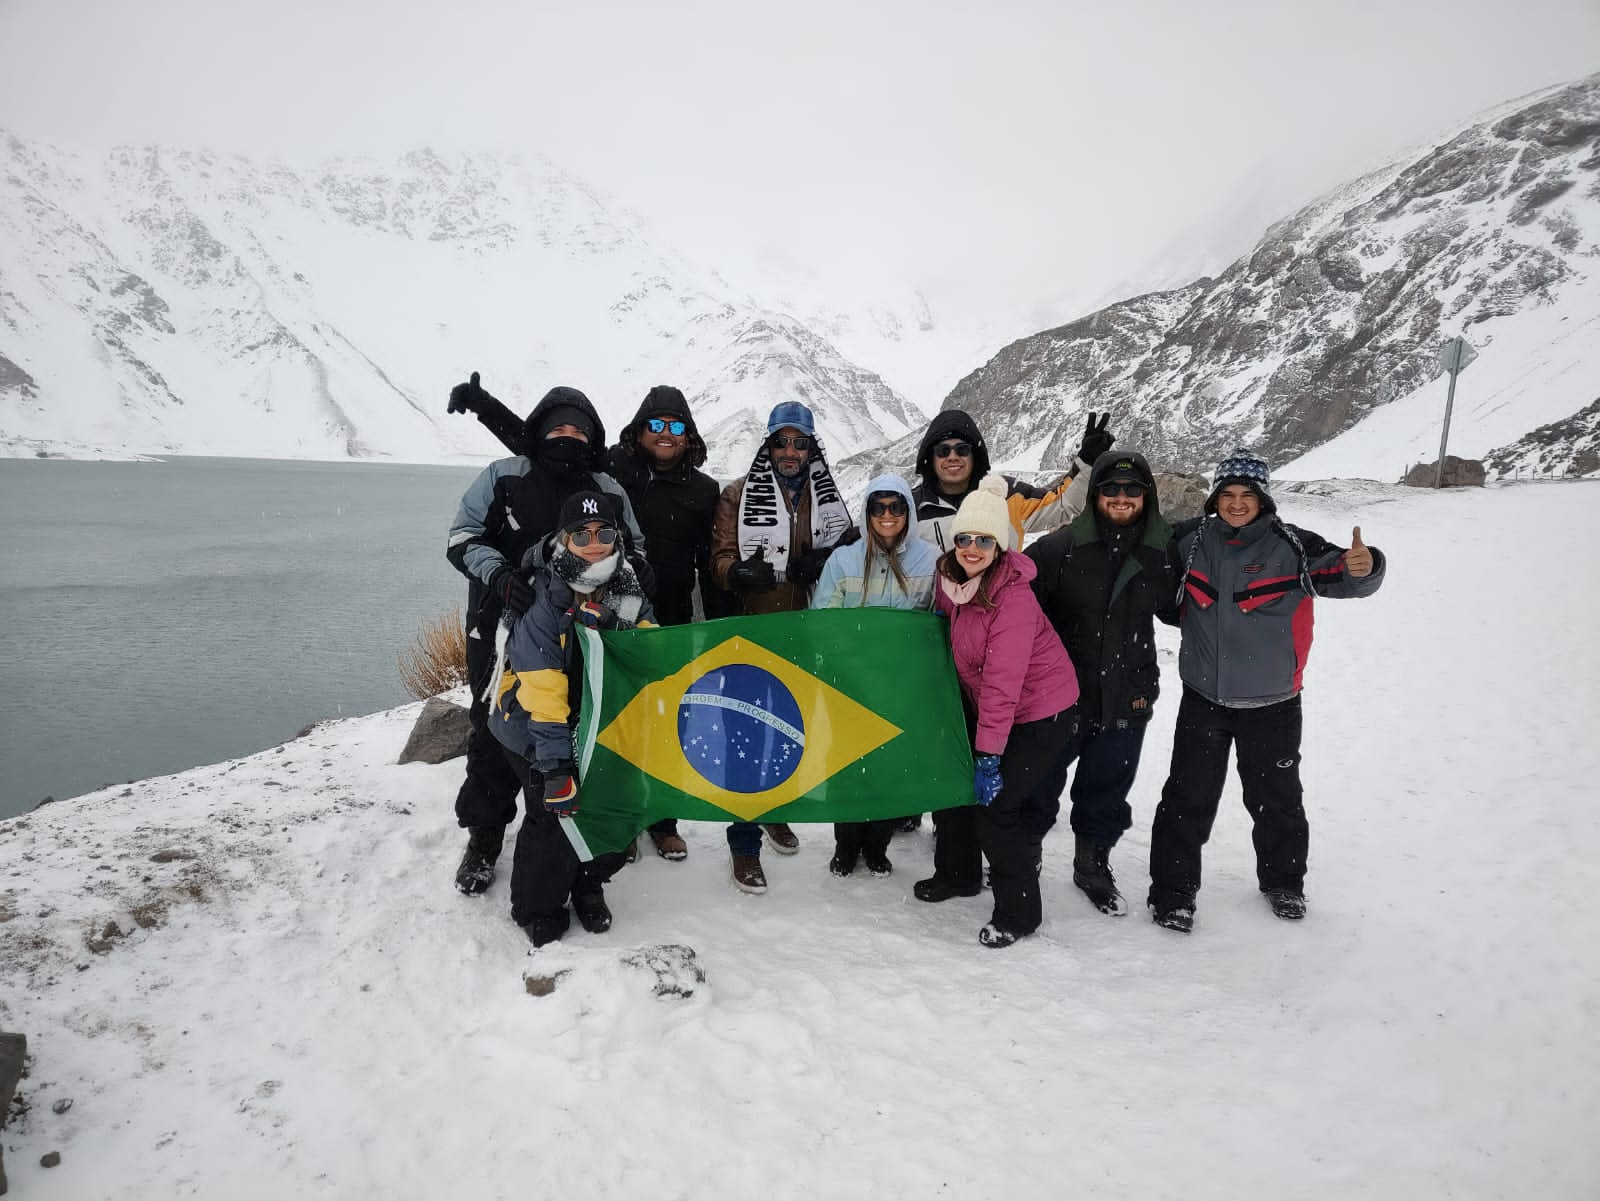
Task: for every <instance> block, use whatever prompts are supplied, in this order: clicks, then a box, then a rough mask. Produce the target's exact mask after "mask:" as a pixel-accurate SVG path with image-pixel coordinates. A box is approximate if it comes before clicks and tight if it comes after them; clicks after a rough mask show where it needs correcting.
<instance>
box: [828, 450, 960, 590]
mask: <svg viewBox="0 0 1600 1201" xmlns="http://www.w3.org/2000/svg"><path fill="white" fill-rule="evenodd" d="M874 492H894V493H896V494H898V495H899V496H902V497H904V498H905V502H906V522H907V527H906V536H905V538H903V539H902V540H901V542H900V545H899V546H898V547H896V548H895V552H894V554H895V558H896V559H898V560H899V562H900V571H901V572H902V574H904V575H905V577H906V587H905V588H904V589H902V588H901V587H900V581H899V580H897V579H895V578H894V572H892V571H891V570H889V561H888V558H887V557H886V556H884V555H876V556H874V558H873V563H872V578H871V579H870V580H868V579H865V578H864V576H865V574H866V563H867V545H868V543H869V542H870V541H871V539H872V525H871V518H869V517H868V516H867V503H866V501H863V502H862V504H861V540H860V541H859V542H852V543H851V544H850V545H849V546H841V547H840V548H839V549H838V550H836V551H834V552H833V554H831V555H829V556H828V561H827V562H826V563H825V564H823V566H822V578H820V579H819V580H818V581H817V586H816V589H815V590H814V591H813V592H812V594H811V607H812V608H813V609H854V608H859V607H861V606H862V605H869V606H872V607H874V608H883V609H927V608H931V607H932V605H933V587H934V564H936V563H937V562H938V561H939V548H938V547H936V546H934V545H933V543H931V542H925V541H923V540H922V539H921V538H918V537H917V529H916V512H917V505H916V501H915V500H914V499H913V498H912V495H911V485H910V484H908V483H906V482H905V480H903V479H901V478H900V477H899V476H897V475H880V476H878V477H877V478H876V479H875V480H873V481H872V482H871V483H870V484H868V485H867V496H868V497H870V496H871V495H872V494H873V493H874Z"/></svg>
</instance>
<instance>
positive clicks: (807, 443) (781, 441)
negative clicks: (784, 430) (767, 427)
mask: <svg viewBox="0 0 1600 1201" xmlns="http://www.w3.org/2000/svg"><path fill="white" fill-rule="evenodd" d="M767 445H768V446H770V447H771V448H772V449H773V450H787V449H788V448H789V447H791V446H792V447H794V448H795V449H796V450H810V449H811V439H810V438H808V437H806V436H805V435H804V434H773V435H772V437H770V438H768V439H767Z"/></svg>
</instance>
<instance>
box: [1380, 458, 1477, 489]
mask: <svg viewBox="0 0 1600 1201" xmlns="http://www.w3.org/2000/svg"><path fill="white" fill-rule="evenodd" d="M1486 478H1488V473H1487V472H1486V471H1485V470H1484V467H1483V460H1481V459H1458V458H1456V456H1455V455H1445V457H1444V478H1443V479H1442V480H1441V479H1440V478H1439V460H1438V459H1435V460H1434V461H1433V462H1431V463H1418V464H1417V465H1416V466H1415V467H1413V468H1412V469H1411V470H1410V471H1408V472H1406V478H1405V479H1403V480H1401V481H1400V482H1401V483H1402V484H1405V485H1406V486H1407V487H1410V488H1431V487H1433V485H1434V481H1435V480H1438V481H1439V484H1440V486H1441V487H1444V488H1481V487H1483V481H1484V480H1485V479H1486Z"/></svg>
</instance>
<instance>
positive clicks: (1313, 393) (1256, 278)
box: [863, 76, 1600, 468]
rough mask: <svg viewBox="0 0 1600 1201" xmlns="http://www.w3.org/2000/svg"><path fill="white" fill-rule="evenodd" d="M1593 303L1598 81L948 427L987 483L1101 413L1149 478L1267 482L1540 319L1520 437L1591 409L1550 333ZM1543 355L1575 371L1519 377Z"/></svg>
mask: <svg viewBox="0 0 1600 1201" xmlns="http://www.w3.org/2000/svg"><path fill="white" fill-rule="evenodd" d="M1597 282H1600V76H1595V77H1591V78H1589V79H1586V80H1583V81H1581V82H1579V83H1576V84H1572V85H1570V86H1567V87H1563V88H1558V89H1552V90H1551V91H1548V92H1546V93H1542V94H1540V95H1539V96H1537V97H1534V98H1532V99H1531V100H1528V101H1526V102H1524V103H1521V104H1519V105H1513V106H1509V108H1508V107H1507V106H1502V107H1501V108H1500V109H1497V110H1496V111H1495V113H1494V114H1492V115H1491V116H1490V117H1488V118H1485V119H1482V120H1480V121H1478V122H1476V123H1474V124H1471V125H1468V126H1466V127H1465V128H1464V129H1462V130H1461V131H1460V132H1459V133H1457V134H1455V135H1454V136H1452V137H1449V138H1448V139H1447V140H1445V141H1444V142H1442V143H1441V144H1440V145H1438V146H1436V147H1434V148H1432V149H1430V150H1428V151H1425V152H1423V153H1421V154H1419V155H1417V156H1416V157H1414V158H1413V159H1411V160H1409V161H1406V162H1402V163H1397V164H1392V165H1391V166H1389V167H1386V168H1383V169H1381V170H1378V171H1375V172H1372V173H1370V174H1369V175H1367V176H1365V177H1364V178H1362V179H1359V180H1356V181H1353V182H1352V183H1351V184H1349V185H1346V186H1345V187H1343V188H1340V189H1337V190H1335V191H1334V192H1333V193H1330V194H1329V195H1328V196H1326V197H1323V198H1322V199H1320V200H1318V201H1316V202H1314V203H1313V204H1311V205H1309V206H1307V207H1306V208H1304V209H1302V210H1301V211H1300V212H1298V213H1296V214H1295V215H1293V216H1292V217H1290V218H1288V219H1287V220H1285V221H1282V222H1280V223H1278V224H1277V225H1275V226H1273V227H1272V228H1270V229H1269V230H1268V231H1267V233H1266V234H1265V235H1264V236H1263V238H1262V239H1261V241H1260V242H1259V243H1258V244H1257V246H1256V247H1255V248H1254V249H1253V250H1252V251H1251V252H1250V253H1249V254H1247V255H1244V256H1243V257H1241V258H1240V259H1239V260H1238V261H1236V262H1235V263H1233V264H1232V265H1231V266H1229V267H1228V268H1227V269H1226V270H1225V271H1223V272H1222V273H1221V274H1219V275H1218V276H1216V277H1215V278H1207V279H1200V280H1197V281H1195V282H1194V283H1193V284H1191V285H1189V286H1188V287H1185V288H1181V289H1177V290H1175V291H1169V292H1162V293H1153V294H1149V295H1145V296H1139V297H1135V298H1132V299H1130V300H1126V301H1123V302H1120V303H1118V304H1113V305H1110V306H1108V307H1106V308H1104V309H1101V310H1100V311H1098V312H1096V313H1092V314H1090V315H1088V316H1086V317H1083V318H1081V319H1079V320H1077V321H1074V322H1072V323H1070V324H1068V325H1065V326H1062V327H1060V328H1057V329H1052V330H1046V331H1044V332H1042V333H1039V334H1035V335H1032V336H1031V337H1028V338H1023V339H1020V340H1018V341H1016V342H1013V343H1012V344H1010V345H1009V346H1007V347H1005V348H1004V349H1003V350H1001V351H1000V352H999V353H998V354H996V355H995V356H994V357H993V358H991V359H990V360H989V361H988V362H987V363H985V364H984V365H983V366H982V367H980V368H979V369H978V370H976V371H974V372H972V373H971V374H969V375H968V376H966V377H965V378H964V379H962V380H961V382H960V383H959V384H958V385H957V386H956V388H955V389H954V390H953V391H952V392H951V393H950V395H949V396H948V397H947V398H946V399H945V401H944V407H946V408H962V409H966V410H967V411H969V412H970V413H972V414H973V416H974V417H975V418H977V420H978V422H979V424H980V426H981V427H982V428H983V429H984V431H985V433H986V436H987V437H988V439H989V442H990V449H991V454H992V455H993V456H994V458H995V459H996V461H997V462H1002V463H1004V462H1008V461H1014V460H1021V461H1028V460H1037V461H1038V462H1040V463H1042V464H1044V465H1049V466H1056V465H1061V464H1064V463H1065V462H1067V461H1068V456H1069V455H1070V453H1071V450H1072V448H1073V447H1074V446H1075V445H1076V442H1077V439H1078V437H1079V435H1080V433H1081V429H1082V415H1083V413H1084V412H1085V411H1087V410H1091V409H1106V408H1111V409H1113V410H1115V412H1116V414H1117V417H1116V423H1117V427H1118V429H1119V431H1121V433H1122V436H1123V441H1124V443H1125V444H1130V445H1138V446H1140V447H1141V448H1143V449H1145V450H1146V451H1147V452H1148V453H1149V454H1150V455H1151V457H1152V459H1153V461H1154V462H1156V463H1157V464H1158V465H1161V466H1168V467H1178V468H1190V467H1194V466H1204V465H1208V464H1209V463H1210V462H1212V461H1214V459H1215V457H1216V456H1217V454H1218V453H1219V450H1218V448H1219V447H1221V448H1226V447H1227V446H1231V445H1234V444H1236V443H1244V444H1250V445H1254V446H1256V447H1258V448H1260V449H1261V450H1263V451H1264V452H1265V453H1266V454H1267V455H1268V456H1269V457H1270V458H1271V459H1272V460H1273V461H1274V462H1280V463H1281V462H1287V461H1290V460H1293V459H1295V458H1296V457H1298V456H1300V455H1303V454H1304V453H1305V452H1307V451H1309V450H1311V449H1312V448H1314V447H1317V446H1319V445H1321V444H1323V443H1325V442H1327V441H1328V440H1330V439H1332V438H1334V437H1335V436H1337V435H1339V434H1340V433H1342V432H1343V431H1346V430H1349V429H1351V428H1352V427H1354V426H1355V425H1357V424H1358V423H1360V422H1361V421H1362V420H1363V418H1365V417H1367V416H1368V415H1369V414H1370V413H1372V412H1373V411H1374V410H1376V409H1379V408H1381V407H1382V406H1384V405H1386V404H1388V403H1389V402H1391V401H1393V400H1395V399H1397V398H1400V397H1404V396H1407V395H1409V394H1412V393H1414V392H1416V391H1417V390H1418V389H1420V388H1422V387H1424V386H1425V385H1429V384H1430V383H1432V382H1433V381H1435V380H1437V379H1438V377H1439V376H1440V373H1441V369H1440V367H1439V366H1438V363H1437V361H1436V354H1437V350H1438V346H1439V344H1440V342H1441V341H1442V340H1443V339H1444V338H1445V337H1448V336H1451V335H1453V334H1455V333H1456V332H1459V331H1461V330H1463V329H1464V330H1465V331H1466V332H1467V334H1468V336H1469V337H1470V338H1471V339H1472V340H1473V341H1474V342H1475V343H1477V345H1478V346H1479V347H1480V349H1482V350H1484V352H1485V362H1488V361H1489V358H1490V355H1489V348H1490V347H1492V346H1493V344H1494V343H1495V341H1496V339H1497V337H1498V336H1500V335H1501V334H1502V333H1503V332H1505V331H1506V330H1507V329H1509V328H1510V326H1509V325H1508V324H1507V322H1506V321H1505V320H1504V319H1508V318H1513V317H1515V318H1517V319H1518V320H1519V321H1521V322H1522V325H1523V326H1526V324H1527V321H1526V320H1525V319H1526V318H1527V317H1528V316H1529V314H1536V313H1538V312H1539V311H1540V310H1548V313H1547V314H1546V316H1547V318H1548V319H1547V320H1546V321H1545V325H1546V326H1547V327H1548V328H1547V329H1546V336H1545V337H1543V338H1538V337H1532V338H1530V337H1526V336H1519V338H1518V340H1517V342H1518V345H1517V347H1516V351H1515V352H1516V353H1518V354H1521V355H1523V356H1525V358H1526V362H1523V361H1521V360H1519V361H1518V362H1516V363H1512V362H1507V361H1505V360H1504V359H1503V358H1502V359H1501V361H1500V363H1499V365H1498V367H1497V368H1496V370H1498V371H1499V372H1500V373H1501V376H1504V377H1505V378H1506V380H1507V381H1511V380H1514V378H1515V377H1516V376H1517V375H1518V374H1519V373H1521V374H1522V375H1525V376H1527V377H1528V379H1529V381H1530V382H1528V383H1527V385H1526V386H1524V387H1523V388H1522V389H1521V390H1520V391H1519V390H1518V389H1517V388H1516V387H1515V386H1513V385H1512V384H1510V383H1509V382H1508V384H1507V387H1506V389H1505V394H1504V395H1503V396H1501V398H1500V399H1501V402H1502V405H1511V406H1513V407H1515V408H1516V409H1517V410H1518V411H1519V412H1521V411H1522V410H1523V409H1525V410H1526V412H1525V420H1524V421H1523V423H1522V424H1521V425H1520V426H1517V427H1516V430H1517V431H1518V432H1520V431H1526V430H1531V429H1532V428H1534V427H1535V426H1537V425H1541V424H1544V423H1546V422H1548V421H1550V420H1551V419H1552V418H1559V417H1562V416H1565V415H1568V414H1575V413H1577V412H1578V410H1579V409H1581V408H1582V407H1583V406H1585V405H1587V404H1588V403H1589V402H1590V401H1591V400H1592V399H1593V396H1594V389H1593V382H1594V379H1595V372H1594V370H1593V368H1592V366H1588V364H1589V363H1590V362H1591V361H1592V354H1591V352H1590V350H1589V349H1588V347H1586V346H1583V345H1578V344H1573V345H1562V343H1571V342H1573V339H1568V338H1563V337H1558V336H1556V332H1555V331H1556V327H1557V326H1558V325H1560V324H1562V323H1567V322H1571V323H1573V324H1575V325H1580V326H1581V325H1586V324H1587V323H1588V322H1589V321H1590V320H1591V319H1592V318H1593V317H1594V315H1595V314H1597V313H1600V308H1597V307H1596V303H1597V300H1600V290H1597V289H1596V286H1595V285H1596V283H1597ZM1521 333H1522V335H1525V334H1526V330H1525V329H1524V330H1522V331H1521ZM1523 343H1527V345H1523ZM1551 354H1557V355H1566V356H1568V357H1569V358H1570V359H1571V362H1570V363H1568V362H1566V361H1565V360H1564V361H1563V362H1562V363H1561V364H1555V365H1553V366H1552V365H1550V364H1549V363H1547V362H1545V361H1544V358H1534V357H1527V356H1545V358H1548V356H1549V355H1551ZM1534 365H1538V366H1539V367H1540V368H1541V370H1540V371H1538V372H1535V371H1534V370H1533V367H1534ZM1569 367H1570V368H1571V370H1570V371H1569V370H1567V368H1569ZM1474 370H1475V371H1476V372H1477V373H1478V374H1477V375H1476V376H1474V377H1473V380H1474V382H1477V381H1480V380H1487V379H1488V378H1489V377H1488V376H1487V372H1488V369H1487V368H1485V367H1478V368H1475V369H1474ZM1535 375H1537V377H1538V378H1537V386H1535V383H1534V382H1533V379H1534V376H1535ZM1501 376H1496V377H1494V380H1495V383H1496V384H1498V383H1499V382H1500V379H1501ZM1561 376H1570V377H1572V378H1570V379H1566V380H1564V381H1562V382H1560V383H1559V384H1557V383H1556V382H1554V377H1561ZM1585 377H1586V378H1585ZM1551 406H1555V410H1554V411H1552V408H1551ZM1457 433H1458V436H1460V437H1464V438H1467V439H1469V440H1470V439H1471V436H1472V430H1471V428H1470V426H1468V425H1465V424H1464V425H1463V428H1462V429H1461V430H1459V431H1457ZM1436 438H1437V434H1435V439H1436ZM1497 444H1498V443H1496V442H1493V441H1491V442H1488V443H1487V444H1484V445H1479V446H1470V447H1468V446H1464V447H1462V449H1463V450H1464V451H1471V452H1472V453H1484V452H1487V451H1488V450H1489V449H1490V448H1491V447H1492V446H1494V445H1497ZM900 449H901V447H900V446H899V445H898V444H897V445H896V446H894V447H884V448H881V449H878V450H875V451H872V452H869V453H868V454H867V455H866V456H863V458H864V459H868V460H877V461H885V462H888V461H894V460H890V459H888V458H887V457H886V456H888V455H889V454H890V452H891V451H900ZM1452 449H1455V446H1454V445H1453V446H1452ZM899 461H902V462H904V461H907V460H906V459H905V456H904V454H903V453H902V454H901V455H900V459H899Z"/></svg>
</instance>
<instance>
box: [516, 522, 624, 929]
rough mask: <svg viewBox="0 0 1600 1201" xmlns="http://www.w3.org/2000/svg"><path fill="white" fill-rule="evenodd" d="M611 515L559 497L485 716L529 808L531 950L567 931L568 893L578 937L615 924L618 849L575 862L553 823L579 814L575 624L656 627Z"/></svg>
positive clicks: (521, 889)
mask: <svg viewBox="0 0 1600 1201" xmlns="http://www.w3.org/2000/svg"><path fill="white" fill-rule="evenodd" d="M619 519H620V505H619V504H618V502H617V500H616V498H614V497H612V496H610V495H608V494H606V493H602V492H575V493H573V494H572V495H571V496H569V497H568V498H567V499H566V500H565V501H564V502H562V505H561V516H560V526H559V528H558V529H557V531H556V533H555V534H554V535H552V536H551V538H550V539H549V540H547V541H546V542H543V543H540V544H539V545H538V546H537V547H536V548H535V549H534V551H533V552H532V554H533V564H532V566H533V577H534V581H535V585H536V592H535V597H536V599H535V600H534V603H533V605H532V607H530V608H529V609H528V611H527V612H526V613H524V614H523V615H522V616H521V617H520V618H518V619H517V623H516V625H514V626H513V627H512V628H511V631H510V635H509V641H507V642H506V645H505V648H504V654H503V656H502V657H503V662H502V671H501V674H500V678H499V684H498V694H497V696H496V699H495V704H494V711H493V712H492V713H491V714H490V715H489V728H490V729H492V730H493V731H494V736H495V737H496V738H497V739H499V740H500V743H501V745H502V746H504V747H505V750H506V755H507V757H508V758H509V759H510V760H511V766H512V769H513V770H514V771H515V772H516V773H517V778H518V779H519V780H520V781H521V782H522V787H523V796H524V799H525V801H526V804H525V806H524V811H525V812H526V814H527V816H525V817H524V818H523V820H522V829H521V830H520V831H519V832H518V834H517V846H516V851H515V852H514V854H513V857H512V861H511V918H512V920H513V921H515V922H516V923H517V925H519V926H521V927H522V929H523V932H524V933H526V934H527V936H528V938H529V939H530V940H531V941H532V942H533V945H534V946H536V947H537V946H542V945H544V944H545V943H547V942H554V941H555V940H556V939H558V938H560V937H561V936H562V935H563V934H565V933H566V932H567V926H568V925H569V924H570V922H571V917H570V916H569V914H568V912H567V899H568V897H569V896H570V897H571V900H572V908H573V909H574V910H576V911H577V914H578V921H579V923H580V924H581V925H582V926H583V928H584V929H585V930H588V931H589V932H590V933H591V934H599V933H601V932H603V931H605V930H609V929H610V928H611V909H610V908H609V907H608V906H607V905H606V899H605V892H604V886H605V884H606V882H607V881H609V880H610V879H611V877H612V875H613V874H614V873H615V872H616V871H617V869H618V868H620V867H621V866H622V864H623V853H622V852H621V851H611V852H607V853H606V854H602V855H597V856H595V858H594V859H592V860H590V861H589V862H587V863H580V862H579V860H578V854H577V852H576V851H575V850H573V848H572V844H571V842H570V841H569V840H568V839H567V836H566V832H565V831H564V830H562V828H561V822H560V819H561V818H563V817H572V816H573V815H574V814H576V813H577V812H578V770H577V766H576V765H575V764H574V762H573V755H572V726H573V723H574V722H575V721H576V720H577V712H578V699H579V693H580V689H581V685H582V672H581V669H580V666H579V662H578V659H579V652H578V641H579V640H578V638H577V637H576V635H575V631H574V626H575V625H579V624H581V625H586V626H589V627H591V628H594V629H606V630H611V629H624V630H626V629H632V628H633V627H635V626H649V625H654V624H655V613H654V611H653V610H652V609H651V607H650V598H649V597H648V596H646V595H645V591H644V589H643V588H642V587H641V586H640V584H639V578H638V576H637V574H636V573H635V571H634V567H633V564H632V563H630V562H629V561H628V559H627V558H626V557H625V556H624V555H623V554H622V542H621V539H620V537H619ZM501 630H502V635H501V636H502V638H505V637H506V635H505V634H504V630H505V627H504V626H502V627H501Z"/></svg>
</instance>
